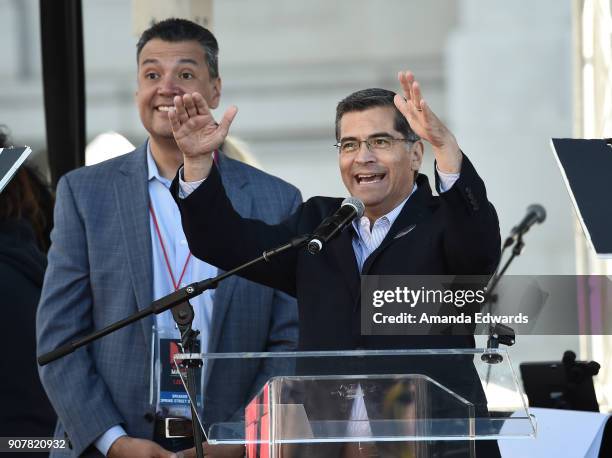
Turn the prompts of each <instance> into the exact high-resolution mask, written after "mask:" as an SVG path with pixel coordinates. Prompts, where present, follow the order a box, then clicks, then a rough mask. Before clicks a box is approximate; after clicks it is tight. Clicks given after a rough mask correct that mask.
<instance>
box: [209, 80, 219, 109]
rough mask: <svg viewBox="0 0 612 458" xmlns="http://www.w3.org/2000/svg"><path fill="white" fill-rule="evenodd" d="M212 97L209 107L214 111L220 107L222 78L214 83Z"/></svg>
mask: <svg viewBox="0 0 612 458" xmlns="http://www.w3.org/2000/svg"><path fill="white" fill-rule="evenodd" d="M212 85H213V87H212V97H211V100H210V103H209V104H208V106H209V107H210V108H211V109H212V110H214V109H216V108H217V107H218V106H219V102H220V101H221V77H217V78H215V79H214V80H213V81H212Z"/></svg>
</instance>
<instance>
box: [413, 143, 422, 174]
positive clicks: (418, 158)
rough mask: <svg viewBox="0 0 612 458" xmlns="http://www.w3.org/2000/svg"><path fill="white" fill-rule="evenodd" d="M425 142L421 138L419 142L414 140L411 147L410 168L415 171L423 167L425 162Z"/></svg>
mask: <svg viewBox="0 0 612 458" xmlns="http://www.w3.org/2000/svg"><path fill="white" fill-rule="evenodd" d="M423 152H424V147H423V142H422V141H421V140H419V141H418V142H414V143H413V144H412V147H411V148H410V154H411V158H410V168H411V169H412V170H414V171H417V170H419V169H420V168H421V165H422V164H423Z"/></svg>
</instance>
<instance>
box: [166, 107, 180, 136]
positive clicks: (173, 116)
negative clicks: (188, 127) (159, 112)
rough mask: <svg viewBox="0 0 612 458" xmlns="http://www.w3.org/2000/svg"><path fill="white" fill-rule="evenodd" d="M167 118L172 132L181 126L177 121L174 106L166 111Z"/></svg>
mask: <svg viewBox="0 0 612 458" xmlns="http://www.w3.org/2000/svg"><path fill="white" fill-rule="evenodd" d="M168 119H169V120H170V127H171V128H172V132H174V133H176V132H177V131H178V130H179V129H180V128H181V123H180V122H179V119H178V115H177V114H176V109H175V108H174V107H173V108H171V109H170V110H169V111H168Z"/></svg>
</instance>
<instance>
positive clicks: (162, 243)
mask: <svg viewBox="0 0 612 458" xmlns="http://www.w3.org/2000/svg"><path fill="white" fill-rule="evenodd" d="M149 211H150V212H151V216H152V217H153V225H154V226H155V232H156V233H157V238H158V239H159V244H160V245H161V249H162V252H163V253H164V260H165V261H166V268H167V269H168V273H169V274H170V279H171V280H172V286H174V291H176V290H177V289H179V286H180V285H181V282H182V281H183V277H184V276H185V271H186V270H187V264H189V260H190V259H191V251H190V252H189V254H188V255H187V259H185V264H184V265H183V271H182V272H181V276H180V277H179V279H178V281H176V280H175V279H174V274H173V273H172V267H170V260H169V259H168V253H167V252H166V247H165V246H164V239H163V238H162V235H161V231H160V230H159V224H157V217H156V216H155V212H154V211H153V206H152V205H151V202H149Z"/></svg>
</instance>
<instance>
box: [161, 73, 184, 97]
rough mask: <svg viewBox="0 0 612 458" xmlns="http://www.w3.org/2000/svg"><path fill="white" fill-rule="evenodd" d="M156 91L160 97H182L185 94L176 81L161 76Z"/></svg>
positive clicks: (170, 77)
mask: <svg viewBox="0 0 612 458" xmlns="http://www.w3.org/2000/svg"><path fill="white" fill-rule="evenodd" d="M157 91H158V92H159V94H160V95H169V96H172V97H174V96H175V95H183V94H184V93H185V91H184V90H183V88H182V87H181V85H180V84H178V81H177V79H176V78H174V77H172V76H163V77H162V78H161V79H160V82H159V87H158V89H157Z"/></svg>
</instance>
